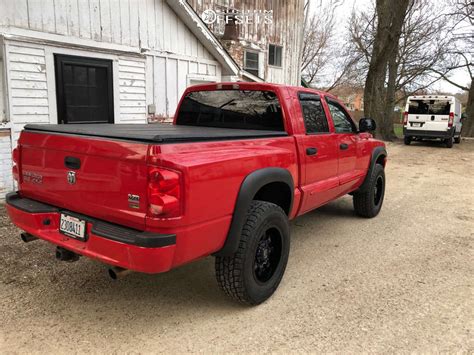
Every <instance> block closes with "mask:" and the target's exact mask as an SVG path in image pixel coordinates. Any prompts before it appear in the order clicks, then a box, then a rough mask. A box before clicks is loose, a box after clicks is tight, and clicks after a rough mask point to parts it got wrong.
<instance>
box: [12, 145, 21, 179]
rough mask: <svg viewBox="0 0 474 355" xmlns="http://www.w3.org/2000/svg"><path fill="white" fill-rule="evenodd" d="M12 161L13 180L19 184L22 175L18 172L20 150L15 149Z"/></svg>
mask: <svg viewBox="0 0 474 355" xmlns="http://www.w3.org/2000/svg"><path fill="white" fill-rule="evenodd" d="M12 160H13V166H12V175H13V179H15V181H16V182H19V179H20V174H19V172H18V165H17V164H18V162H19V161H20V150H19V149H18V147H17V148H15V149H13V152H12Z"/></svg>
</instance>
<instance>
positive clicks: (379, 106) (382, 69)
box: [364, 0, 410, 140]
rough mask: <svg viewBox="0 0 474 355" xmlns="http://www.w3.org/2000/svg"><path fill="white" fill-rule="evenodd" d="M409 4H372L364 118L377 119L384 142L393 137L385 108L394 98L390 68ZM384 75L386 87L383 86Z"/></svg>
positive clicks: (385, 0)
mask: <svg viewBox="0 0 474 355" xmlns="http://www.w3.org/2000/svg"><path fill="white" fill-rule="evenodd" d="M409 4H410V0H398V1H391V0H377V1H376V14H377V27H376V32H375V37H374V41H373V46H372V52H371V56H370V63H369V70H368V72H367V79H366V81H365V88H364V114H365V115H366V116H368V117H378V118H379V125H378V127H377V128H378V133H380V135H381V136H382V138H384V139H387V140H391V139H392V138H393V137H394V136H395V134H394V132H393V121H392V118H391V115H389V116H388V117H387V111H388V109H387V107H389V106H390V105H392V102H393V100H394V98H395V87H394V85H392V83H393V82H395V79H396V71H394V69H395V68H394V67H395V65H396V57H397V53H398V48H399V40H400V36H401V34H402V26H403V22H404V21H405V17H406V14H407V13H408V10H409ZM387 74H388V85H387V86H385V82H386V79H387ZM392 107H393V106H392Z"/></svg>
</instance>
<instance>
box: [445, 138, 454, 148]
mask: <svg viewBox="0 0 474 355" xmlns="http://www.w3.org/2000/svg"><path fill="white" fill-rule="evenodd" d="M444 144H446V148H452V147H453V145H454V138H453V137H450V138H447V139H445V140H444Z"/></svg>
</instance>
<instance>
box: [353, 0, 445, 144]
mask: <svg viewBox="0 0 474 355" xmlns="http://www.w3.org/2000/svg"><path fill="white" fill-rule="evenodd" d="M397 16H398V15H397ZM446 28H447V25H446V21H445V20H444V19H443V18H442V17H440V9H437V8H436V7H435V6H433V3H431V2H429V1H427V0H411V1H409V2H408V5H407V7H406V13H405V17H404V20H403V23H402V27H401V31H400V35H399V39H398V43H396V44H393V46H395V49H394V50H395V53H393V54H392V55H390V56H388V60H387V62H386V63H385V67H384V66H383V64H381V65H380V69H379V70H380V71H381V73H383V71H384V70H385V77H380V78H379V80H380V83H381V84H383V85H384V87H383V89H382V88H379V90H382V91H379V92H378V96H377V97H376V98H375V99H376V100H377V103H378V104H380V106H379V109H375V111H371V112H370V111H369V112H370V113H369V112H367V111H366V114H371V115H374V114H377V116H376V118H377V120H378V121H379V122H380V123H381V124H379V127H380V133H381V134H382V137H383V138H385V139H391V138H393V137H394V133H393V112H394V107H395V105H396V104H398V103H400V102H401V101H404V100H405V99H406V98H407V97H408V96H409V95H411V94H412V93H414V92H419V91H422V90H424V89H426V88H427V87H429V86H431V85H432V84H433V83H434V82H436V81H438V80H440V77H439V76H437V77H433V76H432V68H433V66H435V65H436V63H438V62H439V61H442V60H443V58H444V57H445V55H446V53H447V48H448V47H447V43H448V41H447V36H444V35H443V33H445V32H446ZM378 29H379V11H378V10H376V9H369V10H368V11H366V12H363V13H359V14H353V15H352V18H351V21H350V35H351V42H352V46H353V47H355V50H354V52H355V53H358V54H359V58H361V63H359V64H358V68H359V70H360V71H362V72H366V73H368V71H369V68H370V65H371V63H373V62H372V55H373V53H374V44H375V40H376V36H377V31H378ZM392 48H393V47H392ZM384 50H386V49H384ZM369 90H370V88H369ZM369 100H370V97H369ZM382 105H383V112H382V111H381V109H382ZM373 107H374V106H373V105H372V106H371V102H370V101H369V106H368V108H367V110H372V108H373Z"/></svg>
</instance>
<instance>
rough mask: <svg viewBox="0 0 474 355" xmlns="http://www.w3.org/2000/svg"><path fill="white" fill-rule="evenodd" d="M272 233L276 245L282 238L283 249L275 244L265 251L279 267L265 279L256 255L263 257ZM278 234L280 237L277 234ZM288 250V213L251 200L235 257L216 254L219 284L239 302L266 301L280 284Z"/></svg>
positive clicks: (249, 303)
mask: <svg viewBox="0 0 474 355" xmlns="http://www.w3.org/2000/svg"><path fill="white" fill-rule="evenodd" d="M269 233H273V234H272V237H271V238H275V243H274V244H275V245H277V244H278V242H276V241H277V240H280V241H281V245H280V248H277V247H276V248H274V249H273V251H272V252H269V253H267V254H265V255H270V256H271V257H272V256H273V260H274V261H275V262H274V264H275V265H276V266H275V268H274V271H273V273H270V272H269V273H268V275H267V276H268V277H269V279H268V280H263V281H262V280H259V279H258V277H259V276H257V273H258V272H260V271H261V270H262V269H261V268H258V266H259V265H260V266H261V258H260V259H258V258H257V257H258V256H261V251H262V249H261V248H262V247H261V245H262V243H266V240H267V239H268V237H267V235H268V234H269ZM277 234H279V235H280V237H277V236H276V235H277ZM264 245H267V244H264ZM270 245H271V243H270ZM278 249H279V250H280V253H278ZM275 250H276V252H274V251H275ZM289 251H290V228H289V223H288V217H287V215H286V214H285V212H283V210H282V209H281V208H280V207H279V206H277V205H275V204H273V203H269V202H264V201H252V203H251V205H250V208H249V209H248V211H247V216H246V221H245V223H244V226H243V228H242V234H241V238H240V243H239V247H238V249H237V251H236V253H235V254H234V255H232V256H225V257H220V256H218V257H216V263H215V268H216V277H217V282H218V284H219V287H220V288H221V289H222V290H223V291H224V292H225V293H226V294H227V295H228V296H230V297H231V298H233V299H235V300H237V301H239V302H240V303H243V304H247V305H257V304H260V303H262V302H264V301H265V300H267V299H268V298H269V297H270V296H271V295H272V294H273V293H274V292H275V290H276V289H277V287H278V285H279V284H280V281H281V279H282V277H283V274H284V272H285V268H286V264H287V261H288V254H289ZM258 253H260V254H258ZM277 254H279V255H280V257H279V259H278V260H276V257H274V255H277ZM264 266H265V263H264ZM259 275H260V274H259ZM260 276H261V275H260Z"/></svg>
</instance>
